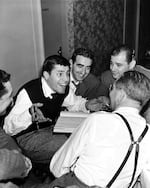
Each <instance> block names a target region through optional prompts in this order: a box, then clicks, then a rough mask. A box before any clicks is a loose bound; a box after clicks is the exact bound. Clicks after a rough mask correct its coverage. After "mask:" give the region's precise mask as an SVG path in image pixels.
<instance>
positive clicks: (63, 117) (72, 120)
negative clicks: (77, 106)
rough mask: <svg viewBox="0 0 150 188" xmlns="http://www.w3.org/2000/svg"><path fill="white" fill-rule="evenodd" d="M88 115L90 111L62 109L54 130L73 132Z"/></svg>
mask: <svg viewBox="0 0 150 188" xmlns="http://www.w3.org/2000/svg"><path fill="white" fill-rule="evenodd" d="M88 115H89V114H88V113H84V112H68V111H62V112H61V113H60V116H59V118H58V120H57V122H56V124H55V126H54V132H57V133H72V132H73V130H74V129H75V128H76V127H77V126H78V125H79V124H80V123H81V122H82V121H83V120H84V119H85V118H86V117H87V116H88Z"/></svg>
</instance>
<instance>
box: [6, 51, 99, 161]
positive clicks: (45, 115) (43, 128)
mask: <svg viewBox="0 0 150 188" xmlns="http://www.w3.org/2000/svg"><path fill="white" fill-rule="evenodd" d="M69 80H70V64H69V61H68V60H67V59H65V58H64V57H62V56H58V55H52V56H49V57H47V58H46V59H45V61H44V64H43V67H42V71H41V76H40V78H38V79H35V80H32V81H30V82H28V83H26V84H25V85H24V86H23V87H21V89H20V90H19V92H18V94H17V97H16V102H15V105H14V107H13V109H12V110H11V112H10V113H9V115H8V116H7V117H6V118H5V123H4V130H5V131H6V133H8V134H9V135H12V136H15V137H16V140H17V142H18V144H19V146H20V147H21V148H22V150H23V151H24V153H25V154H26V155H27V156H28V157H29V158H30V159H31V160H32V162H36V163H49V161H50V158H51V157H52V156H53V154H54V153H55V152H56V150H58V148H59V147H60V146H61V145H62V144H63V143H64V142H65V141H66V139H67V136H66V135H64V134H56V133H53V126H54V124H55V122H56V120H57V118H58V116H59V114H60V111H61V109H62V106H65V107H67V108H68V109H69V110H72V111H84V112H88V111H89V110H90V111H97V110H98V109H99V104H97V103H96V101H95V100H91V101H87V100H86V99H84V98H82V97H81V96H76V95H75V94H74V92H73V91H72V90H71V89H69Z"/></svg>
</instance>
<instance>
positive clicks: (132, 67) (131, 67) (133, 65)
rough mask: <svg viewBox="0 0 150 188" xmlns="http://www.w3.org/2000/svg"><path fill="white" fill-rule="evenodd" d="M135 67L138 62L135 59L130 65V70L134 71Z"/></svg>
mask: <svg viewBox="0 0 150 188" xmlns="http://www.w3.org/2000/svg"><path fill="white" fill-rule="evenodd" d="M135 65H136V61H135V59H132V61H131V62H130V64H129V69H130V70H132V69H134V67H135Z"/></svg>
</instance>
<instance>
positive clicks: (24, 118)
mask: <svg viewBox="0 0 150 188" xmlns="http://www.w3.org/2000/svg"><path fill="white" fill-rule="evenodd" d="M41 81H42V89H43V93H44V96H45V97H50V98H51V97H52V95H51V94H52V93H54V91H53V90H52V89H51V88H50V87H49V86H48V84H47V82H46V81H45V79H44V78H42V79H41ZM39 103H40V101H39ZM85 103H86V99H84V98H82V97H80V96H76V95H75V94H74V91H72V89H69V94H68V95H67V97H66V98H65V99H64V102H63V104H62V106H65V107H67V108H68V110H69V111H83V112H88V111H87V109H86V108H85ZM31 106H32V102H31V100H30V98H29V96H28V93H27V91H26V90H25V89H22V90H21V91H20V93H19V94H18V96H17V100H16V103H15V106H14V107H13V109H12V110H11V112H10V113H9V115H8V116H7V117H6V118H5V122H4V127H3V128H4V130H5V132H6V133H7V134H9V135H16V134H17V133H19V132H21V131H23V130H25V129H27V128H28V126H29V125H30V124H31V123H32V118H31V115H30V113H29V108H30V107H31Z"/></svg>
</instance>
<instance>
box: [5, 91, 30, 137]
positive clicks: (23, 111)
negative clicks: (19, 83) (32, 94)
mask: <svg viewBox="0 0 150 188" xmlns="http://www.w3.org/2000/svg"><path fill="white" fill-rule="evenodd" d="M31 106H32V102H31V100H30V98H29V96H28V94H27V92H26V90H25V89H23V90H21V91H20V93H19V94H18V96H17V99H16V103H15V105H14V107H13V108H12V110H11V112H10V113H9V114H8V116H7V117H6V118H5V121H4V126H3V128H4V130H5V132H6V133H7V134H9V135H16V134H17V133H19V132H21V131H22V130H25V129H26V128H27V127H28V126H29V125H30V124H31V123H32V119H31V115H30V113H29V108H30V107H31Z"/></svg>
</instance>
